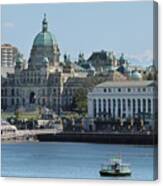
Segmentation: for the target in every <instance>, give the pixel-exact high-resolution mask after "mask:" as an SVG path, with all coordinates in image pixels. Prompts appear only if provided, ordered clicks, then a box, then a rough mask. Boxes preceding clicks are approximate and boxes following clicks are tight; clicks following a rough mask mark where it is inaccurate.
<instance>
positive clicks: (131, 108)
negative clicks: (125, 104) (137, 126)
mask: <svg viewBox="0 0 163 186" xmlns="http://www.w3.org/2000/svg"><path fill="white" fill-rule="evenodd" d="M130 102H131V103H130V104H131V106H130V114H131V118H133V101H132V99H130Z"/></svg>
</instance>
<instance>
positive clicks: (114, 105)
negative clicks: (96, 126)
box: [113, 99, 116, 117]
mask: <svg viewBox="0 0 163 186" xmlns="http://www.w3.org/2000/svg"><path fill="white" fill-rule="evenodd" d="M115 108H116V101H115V99H113V117H115Z"/></svg>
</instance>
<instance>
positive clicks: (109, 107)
mask: <svg viewBox="0 0 163 186" xmlns="http://www.w3.org/2000/svg"><path fill="white" fill-rule="evenodd" d="M108 115H109V117H110V116H111V103H110V99H108Z"/></svg>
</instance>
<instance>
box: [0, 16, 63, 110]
mask: <svg viewBox="0 0 163 186" xmlns="http://www.w3.org/2000/svg"><path fill="white" fill-rule="evenodd" d="M59 57H60V50H59V47H58V44H57V41H56V39H55V37H54V36H53V34H52V33H51V32H49V31H48V22H47V19H46V15H45V16H44V19H43V21H42V30H41V32H40V33H38V34H37V35H36V37H35V39H34V42H33V46H32V49H31V53H30V57H29V60H28V67H27V68H24V67H23V59H22V57H21V56H20V55H18V56H17V58H16V65H15V72H14V73H9V74H8V75H7V77H6V78H5V79H3V81H2V92H1V96H2V98H1V100H2V109H3V110H15V109H16V108H19V107H23V108H24V109H25V110H34V109H36V107H38V106H39V105H40V106H47V107H49V108H52V109H53V110H55V111H56V112H57V113H59V108H60V97H61V96H60V95H61V90H62V80H63V79H62V77H61V76H62V74H61V71H62V68H61V67H60V63H59Z"/></svg>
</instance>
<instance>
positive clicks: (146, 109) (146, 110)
mask: <svg viewBox="0 0 163 186" xmlns="http://www.w3.org/2000/svg"><path fill="white" fill-rule="evenodd" d="M145 107H146V108H145V112H146V113H148V99H145Z"/></svg>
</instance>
